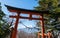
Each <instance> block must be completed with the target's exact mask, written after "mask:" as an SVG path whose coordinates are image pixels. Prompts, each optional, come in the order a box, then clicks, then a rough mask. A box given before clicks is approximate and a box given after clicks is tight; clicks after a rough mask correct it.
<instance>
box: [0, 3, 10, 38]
mask: <svg viewBox="0 0 60 38" xmlns="http://www.w3.org/2000/svg"><path fill="white" fill-rule="evenodd" d="M5 15H6V14H5V13H4V12H3V11H2V7H1V3H0V38H5V37H6V36H7V35H9V33H10V29H9V28H10V25H9V24H8V23H7V21H6V20H4V19H3V17H4V16H5Z"/></svg>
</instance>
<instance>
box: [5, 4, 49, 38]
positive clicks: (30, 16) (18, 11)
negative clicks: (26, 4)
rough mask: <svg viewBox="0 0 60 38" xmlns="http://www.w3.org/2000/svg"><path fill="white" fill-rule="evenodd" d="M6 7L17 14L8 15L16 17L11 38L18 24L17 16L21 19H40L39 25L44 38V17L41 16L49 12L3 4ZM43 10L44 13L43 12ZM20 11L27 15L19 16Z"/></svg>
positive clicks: (14, 36) (15, 32)
mask: <svg viewBox="0 0 60 38" xmlns="http://www.w3.org/2000/svg"><path fill="white" fill-rule="evenodd" d="M5 6H6V7H7V9H8V10H9V11H10V12H15V13H17V16H10V17H11V18H16V23H15V26H14V30H13V32H12V36H11V38H16V34H17V26H18V21H19V18H22V19H29V20H41V26H42V30H41V32H42V38H44V31H45V30H44V18H43V14H49V13H48V12H49V11H36V10H27V9H21V8H16V7H11V6H8V5H5ZM44 12H45V13H44ZM20 13H24V14H29V17H22V16H20ZM32 15H40V16H41V17H40V18H33V17H32Z"/></svg>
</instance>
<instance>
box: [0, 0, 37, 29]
mask: <svg viewBox="0 0 60 38" xmlns="http://www.w3.org/2000/svg"><path fill="white" fill-rule="evenodd" d="M0 2H1V3H2V10H3V11H4V13H5V14H8V15H9V13H10V12H9V11H8V10H7V9H6V7H5V6H4V4H6V5H10V6H14V7H18V8H24V9H30V10H33V9H34V7H35V6H37V5H38V4H37V1H36V0H0ZM24 24H25V25H27V26H28V27H32V26H33V27H34V26H35V24H36V22H35V21H34V20H32V21H29V20H25V21H24ZM20 27H21V28H23V27H24V26H22V24H19V26H18V28H20Z"/></svg>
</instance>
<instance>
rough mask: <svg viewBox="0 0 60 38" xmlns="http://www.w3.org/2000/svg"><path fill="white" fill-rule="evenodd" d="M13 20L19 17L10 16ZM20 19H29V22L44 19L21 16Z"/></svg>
mask: <svg viewBox="0 0 60 38" xmlns="http://www.w3.org/2000/svg"><path fill="white" fill-rule="evenodd" d="M10 17H11V18H16V17H17V16H10ZM19 18H22V19H29V20H42V18H31V17H21V16H19Z"/></svg>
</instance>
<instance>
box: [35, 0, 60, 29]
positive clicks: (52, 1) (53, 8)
mask: <svg viewBox="0 0 60 38" xmlns="http://www.w3.org/2000/svg"><path fill="white" fill-rule="evenodd" d="M38 4H39V5H38V6H36V7H35V10H38V11H41V10H45V11H46V10H47V11H49V13H51V14H49V15H47V14H44V18H46V19H47V20H45V26H46V27H45V28H46V30H47V29H55V28H54V26H56V25H58V24H59V23H60V22H59V20H58V18H60V4H59V0H39V1H38ZM55 30H56V29H55Z"/></svg>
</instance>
